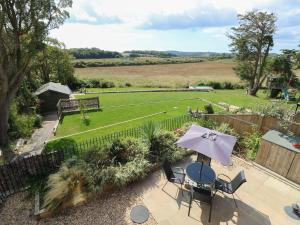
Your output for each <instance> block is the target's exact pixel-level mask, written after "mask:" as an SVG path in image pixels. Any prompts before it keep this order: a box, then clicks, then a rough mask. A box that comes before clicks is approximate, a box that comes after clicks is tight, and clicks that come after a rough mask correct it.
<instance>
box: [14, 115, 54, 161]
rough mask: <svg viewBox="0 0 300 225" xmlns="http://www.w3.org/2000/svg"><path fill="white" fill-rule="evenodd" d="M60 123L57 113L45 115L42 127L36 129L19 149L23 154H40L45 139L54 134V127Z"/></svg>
mask: <svg viewBox="0 0 300 225" xmlns="http://www.w3.org/2000/svg"><path fill="white" fill-rule="evenodd" d="M57 123H58V118H57V114H56V113H51V114H48V115H45V116H44V117H43V122H42V127H41V128H39V129H36V130H35V132H34V133H33V134H32V136H31V138H30V139H29V140H28V141H27V143H26V144H25V145H23V146H22V147H21V148H20V149H19V150H18V151H19V154H20V155H21V156H29V155H36V154H40V153H41V151H42V149H43V146H44V143H45V141H47V140H49V138H50V137H52V136H53V129H54V127H55V125H56V124H57Z"/></svg>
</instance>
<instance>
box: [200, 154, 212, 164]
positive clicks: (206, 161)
mask: <svg viewBox="0 0 300 225" xmlns="http://www.w3.org/2000/svg"><path fill="white" fill-rule="evenodd" d="M197 162H203V163H204V164H205V165H208V166H210V162H211V158H209V157H208V156H206V155H203V154H201V153H198V154H197Z"/></svg>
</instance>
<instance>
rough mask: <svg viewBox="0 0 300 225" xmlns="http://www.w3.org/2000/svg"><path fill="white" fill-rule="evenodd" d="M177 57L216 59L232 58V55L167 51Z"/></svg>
mask: <svg viewBox="0 0 300 225" xmlns="http://www.w3.org/2000/svg"><path fill="white" fill-rule="evenodd" d="M165 52H167V53H170V54H172V55H176V56H191V57H215V56H231V54H230V53H218V52H182V51H172V50H171V51H165Z"/></svg>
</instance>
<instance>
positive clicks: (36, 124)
mask: <svg viewBox="0 0 300 225" xmlns="http://www.w3.org/2000/svg"><path fill="white" fill-rule="evenodd" d="M42 122H43V117H42V116H41V115H36V117H35V120H34V127H37V128H40V127H42Z"/></svg>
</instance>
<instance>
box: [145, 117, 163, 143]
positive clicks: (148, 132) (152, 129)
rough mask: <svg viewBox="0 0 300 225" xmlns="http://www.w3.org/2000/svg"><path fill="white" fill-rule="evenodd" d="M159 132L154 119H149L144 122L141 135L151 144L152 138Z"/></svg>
mask: <svg viewBox="0 0 300 225" xmlns="http://www.w3.org/2000/svg"><path fill="white" fill-rule="evenodd" d="M159 132H160V127H159V125H157V123H155V122H154V121H149V122H147V123H145V124H144V125H143V127H142V137H143V138H144V140H145V141H146V142H147V144H149V145H150V144H151V142H152V140H153V138H154V137H155V136H156V135H157V134H158V133H159Z"/></svg>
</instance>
